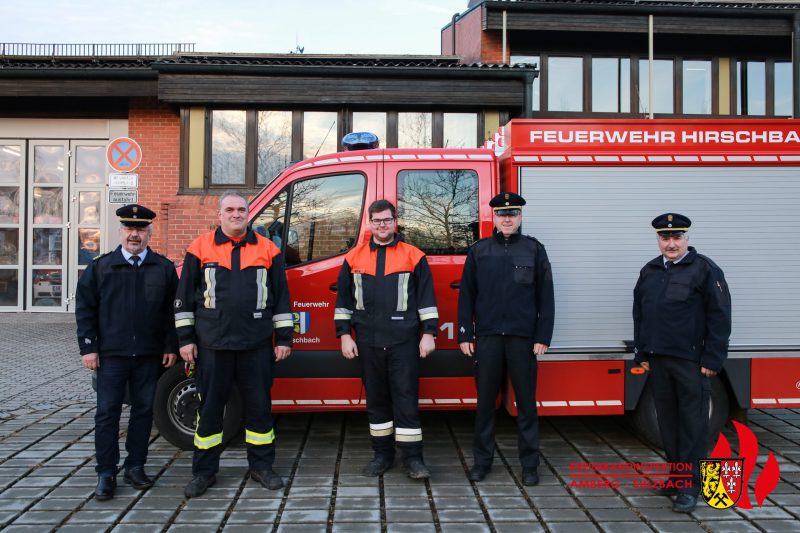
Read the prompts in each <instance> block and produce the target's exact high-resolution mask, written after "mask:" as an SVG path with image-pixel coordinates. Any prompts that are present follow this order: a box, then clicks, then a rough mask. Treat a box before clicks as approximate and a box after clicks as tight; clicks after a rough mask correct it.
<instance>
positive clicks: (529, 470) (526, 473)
mask: <svg viewBox="0 0 800 533" xmlns="http://www.w3.org/2000/svg"><path fill="white" fill-rule="evenodd" d="M522 484H523V485H525V486H526V487H532V486H534V485H538V484H539V473H538V472H537V471H536V467H535V466H525V467H522Z"/></svg>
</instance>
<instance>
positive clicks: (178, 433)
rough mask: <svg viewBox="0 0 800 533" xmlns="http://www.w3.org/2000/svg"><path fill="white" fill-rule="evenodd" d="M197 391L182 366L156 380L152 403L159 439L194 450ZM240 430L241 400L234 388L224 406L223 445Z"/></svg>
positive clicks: (198, 401)
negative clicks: (162, 438) (160, 437)
mask: <svg viewBox="0 0 800 533" xmlns="http://www.w3.org/2000/svg"><path fill="white" fill-rule="evenodd" d="M199 405H200V400H199V399H198V398H197V388H196V386H195V381H194V377H189V378H187V377H186V374H185V373H184V367H183V363H182V362H179V363H177V364H176V365H174V366H173V367H172V368H170V369H168V370H167V371H166V372H164V374H163V375H162V376H161V379H159V380H158V386H157V387H156V397H155V400H154V402H153V421H154V422H155V424H156V427H157V428H158V432H159V433H160V434H161V436H162V437H164V438H165V439H167V441H169V442H170V443H171V444H173V445H174V446H176V447H178V448H180V449H182V450H192V449H194V432H195V429H196V427H197V408H198V406H199ZM241 429H242V399H241V397H240V396H239V391H238V390H237V389H236V387H233V389H232V390H231V396H230V398H229V399H228V403H227V404H226V405H225V418H224V420H223V429H222V435H223V437H222V438H223V444H225V443H227V442H228V441H229V440H231V439H232V438H233V437H234V436H236V434H238V433H239V432H240V431H241Z"/></svg>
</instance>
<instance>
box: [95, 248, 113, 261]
mask: <svg viewBox="0 0 800 533" xmlns="http://www.w3.org/2000/svg"><path fill="white" fill-rule="evenodd" d="M114 251H115V250H111V251H110V252H106V253H104V254H100V255H98V256H97V257H95V258H94V259H92V261H97V260H98V259H102V258H103V257H105V256H107V255H111V254H113V253H114Z"/></svg>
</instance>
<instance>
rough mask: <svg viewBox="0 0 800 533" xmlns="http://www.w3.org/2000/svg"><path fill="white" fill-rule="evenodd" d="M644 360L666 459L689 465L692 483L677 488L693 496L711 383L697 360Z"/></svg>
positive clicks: (697, 483) (656, 357)
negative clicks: (647, 366) (648, 373)
mask: <svg viewBox="0 0 800 533" xmlns="http://www.w3.org/2000/svg"><path fill="white" fill-rule="evenodd" d="M648 361H649V363H650V381H651V383H652V387H653V396H654V398H655V403H656V412H657V413H658V429H659V431H660V432H661V440H662V441H663V443H664V452H665V453H666V455H667V461H668V462H670V463H689V464H691V465H692V486H691V487H684V488H679V489H678V490H679V492H685V493H687V494H692V495H695V496H697V495H698V494H699V493H700V488H701V485H700V462H699V461H700V459H703V458H705V457H706V455H707V452H708V450H707V449H706V439H707V436H708V406H709V401H710V396H711V382H710V381H709V378H707V377H705V376H704V375H703V374H701V373H700V364H699V363H698V362H697V361H690V360H688V359H682V358H680V357H670V356H662V355H654V356H651V357H650V358H649V359H648ZM683 473H685V472H683Z"/></svg>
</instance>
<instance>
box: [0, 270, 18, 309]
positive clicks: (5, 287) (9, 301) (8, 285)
mask: <svg viewBox="0 0 800 533" xmlns="http://www.w3.org/2000/svg"><path fill="white" fill-rule="evenodd" d="M18 291H19V278H18V273H17V271H16V270H7V269H0V306H6V307H7V306H12V307H16V305H17V297H18V294H19V293H18Z"/></svg>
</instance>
